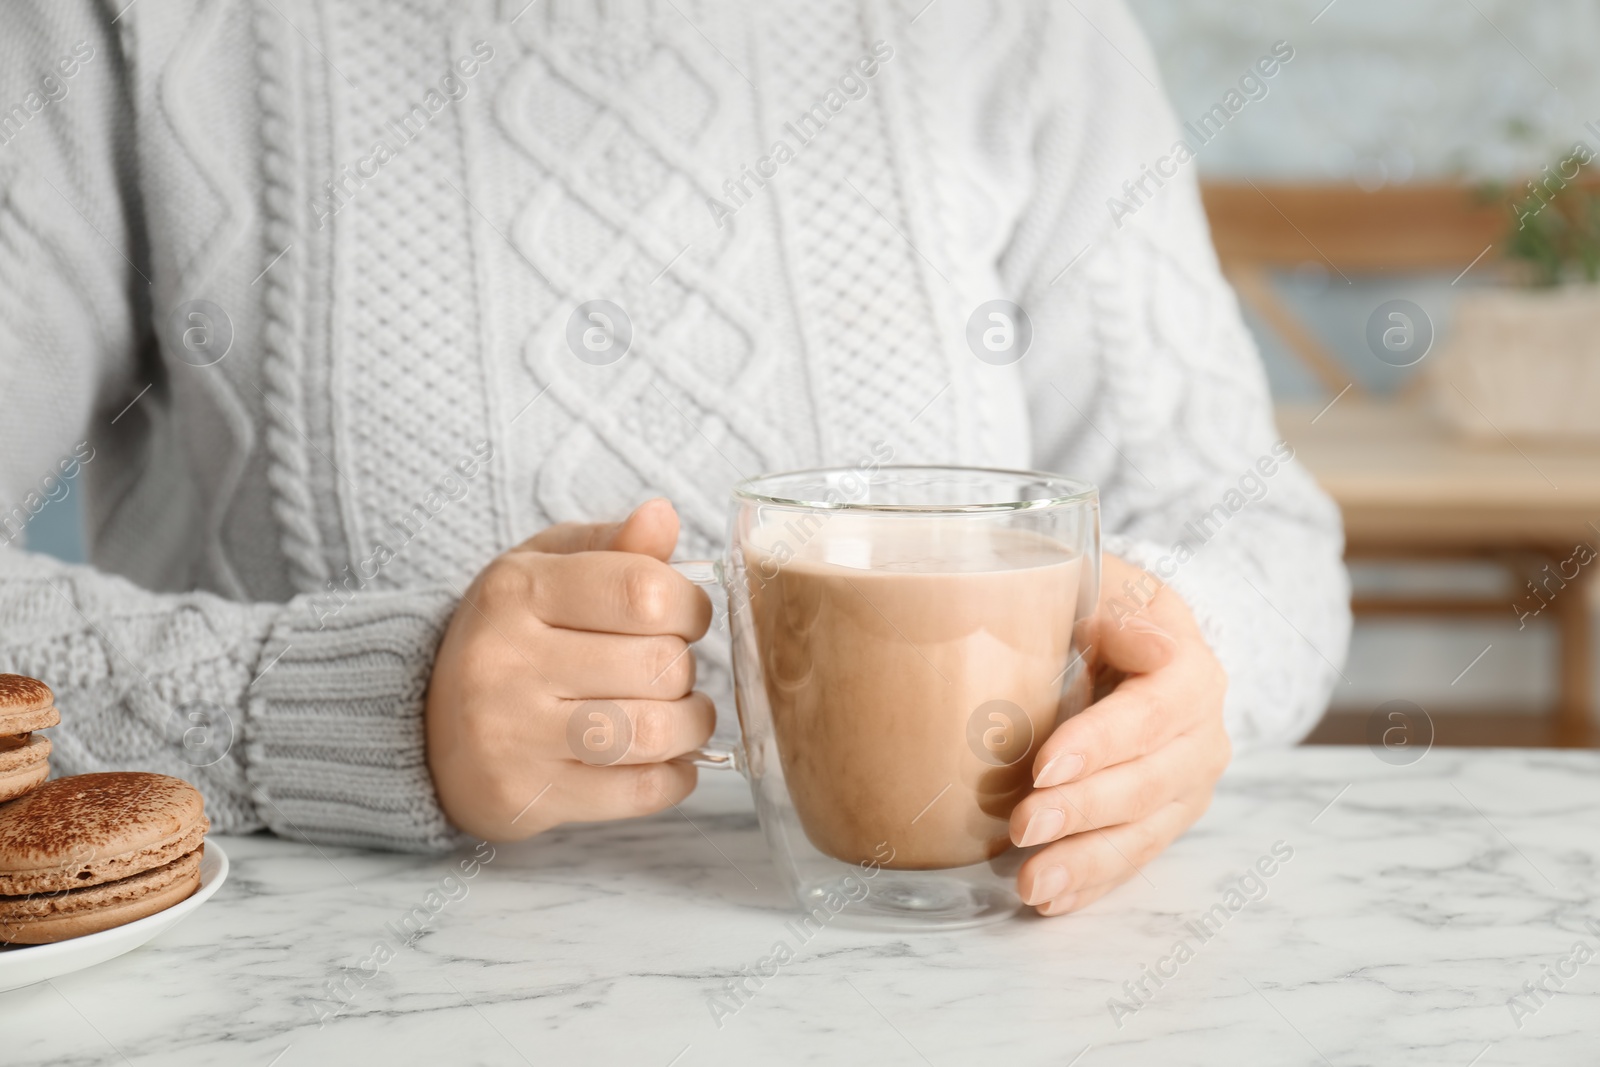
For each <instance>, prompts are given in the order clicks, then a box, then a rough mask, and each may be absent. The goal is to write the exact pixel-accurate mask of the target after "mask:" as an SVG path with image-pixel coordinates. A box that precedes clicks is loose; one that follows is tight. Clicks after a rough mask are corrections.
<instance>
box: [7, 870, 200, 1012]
mask: <svg viewBox="0 0 1600 1067" xmlns="http://www.w3.org/2000/svg"><path fill="white" fill-rule="evenodd" d="M227 880H228V854H227V853H226V852H224V851H222V847H221V846H220V845H218V844H217V843H216V842H215V841H210V840H208V841H207V842H206V851H205V855H203V856H202V857H201V858H200V888H199V889H197V890H195V893H194V895H193V896H191V897H189V898H187V899H185V900H181V901H179V902H178V903H176V904H174V905H173V906H172V907H170V908H168V909H167V910H166V911H158V912H156V913H155V914H154V915H146V916H145V917H144V918H142V919H135V920H134V921H133V922H131V923H125V924H123V925H122V926H114V927H112V928H111V929H110V930H102V931H100V932H99V933H98V934H85V935H84V936H82V937H74V938H72V939H70V940H67V941H57V942H56V943H55V944H53V945H17V946H5V945H0V993H3V992H5V991H6V990H8V989H21V988H22V987H23V986H25V985H33V984H34V983H35V982H43V981H45V980H46V979H49V978H57V977H59V976H61V975H63V974H71V973H72V972H73V971H81V970H83V969H84V968H85V967H93V966H94V965H96V964H98V963H104V962H105V961H106V960H111V959H116V958H117V957H118V956H121V955H122V954H124V953H127V952H132V951H133V950H134V949H136V948H138V947H139V946H140V945H143V944H144V943H145V942H146V941H149V940H150V939H151V938H153V937H155V936H156V935H158V934H161V933H164V932H165V931H167V930H169V929H171V928H172V927H174V926H176V925H178V923H180V922H182V921H183V920H184V919H185V918H187V917H188V916H189V913H190V912H192V911H194V910H195V909H196V908H198V907H199V906H200V905H202V904H204V903H205V902H206V901H208V900H210V899H211V894H213V893H215V892H216V891H217V890H218V889H220V888H221V887H222V883H223V882H225V881H227Z"/></svg>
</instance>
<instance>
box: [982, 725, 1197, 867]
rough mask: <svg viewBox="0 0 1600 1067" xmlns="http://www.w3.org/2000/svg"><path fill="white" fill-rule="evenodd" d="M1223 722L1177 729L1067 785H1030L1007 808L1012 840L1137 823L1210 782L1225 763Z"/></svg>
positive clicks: (1040, 840)
mask: <svg viewBox="0 0 1600 1067" xmlns="http://www.w3.org/2000/svg"><path fill="white" fill-rule="evenodd" d="M1228 755H1229V747H1228V742H1227V737H1226V735H1225V734H1224V733H1223V730H1222V727H1221V726H1220V724H1219V725H1217V726H1216V727H1213V728H1209V729H1206V730H1204V731H1203V732H1197V733H1190V734H1181V735H1179V736H1178V737H1176V738H1174V739H1173V740H1172V742H1171V743H1170V744H1167V745H1163V746H1162V747H1161V748H1158V749H1156V750H1155V751H1154V752H1152V753H1150V754H1149V755H1148V756H1144V757H1142V758H1140V759H1136V760H1131V761H1129V762H1127V763H1119V764H1117V765H1116V766H1114V767H1107V768H1106V769H1105V770H1103V771H1100V772H1099V773H1098V774H1093V775H1090V776H1088V777H1086V778H1080V779H1078V780H1077V781H1075V782H1068V783H1067V784H1066V785H1058V786H1052V787H1050V788H1048V789H1039V790H1035V791H1034V792H1032V793H1029V794H1028V795H1027V796H1026V797H1024V798H1023V799H1022V800H1021V801H1020V802H1019V803H1018V804H1017V806H1016V808H1015V809H1013V810H1012V812H1011V839H1012V840H1013V841H1015V842H1016V843H1017V844H1018V845H1019V846H1021V847H1023V848H1029V847H1031V846H1033V845H1042V844H1044V843H1045V842H1048V841H1056V840H1059V839H1060V838H1063V837H1070V836H1071V835H1073V834H1080V833H1083V832H1084V831H1086V830H1098V829H1101V828H1103V827H1107V826H1117V825H1120V824H1122V823H1128V822H1136V821H1138V820H1140V819H1143V818H1145V817H1146V816H1148V815H1150V814H1151V813H1153V812H1154V811H1156V810H1157V809H1158V808H1160V807H1162V806H1163V805H1165V804H1166V803H1167V802H1168V801H1171V800H1173V799H1174V798H1176V797H1179V796H1182V795H1184V794H1186V793H1188V792H1190V791H1191V790H1193V789H1195V788H1197V787H1199V786H1200V785H1201V783H1209V782H1214V781H1216V780H1217V778H1218V777H1219V776H1220V775H1221V774H1222V771H1223V769H1224V768H1225V767H1226V766H1227V761H1228Z"/></svg>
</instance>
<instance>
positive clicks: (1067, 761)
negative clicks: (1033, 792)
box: [1033, 752, 1083, 789]
mask: <svg viewBox="0 0 1600 1067" xmlns="http://www.w3.org/2000/svg"><path fill="white" fill-rule="evenodd" d="M1081 770H1083V757H1082V756H1080V755H1078V754H1077V753H1076V752H1063V753H1061V755H1059V756H1057V757H1055V758H1054V759H1052V760H1051V761H1050V762H1049V763H1046V764H1045V765H1044V766H1043V767H1041V768H1040V769H1039V775H1038V777H1036V778H1034V780H1033V787H1034V788H1035V789H1048V788H1050V787H1051V786H1053V785H1060V784H1061V783H1062V782H1070V781H1072V779H1073V778H1075V777H1076V776H1077V774H1078V772H1079V771H1081Z"/></svg>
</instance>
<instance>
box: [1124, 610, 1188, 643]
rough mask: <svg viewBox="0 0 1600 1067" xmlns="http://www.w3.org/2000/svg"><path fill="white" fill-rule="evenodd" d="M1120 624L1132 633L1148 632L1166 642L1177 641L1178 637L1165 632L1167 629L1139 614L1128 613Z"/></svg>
mask: <svg viewBox="0 0 1600 1067" xmlns="http://www.w3.org/2000/svg"><path fill="white" fill-rule="evenodd" d="M1122 625H1123V626H1124V627H1126V628H1127V629H1129V630H1132V631H1133V632H1134V633H1140V634H1149V635H1150V636H1152V637H1155V638H1158V639H1160V640H1162V641H1165V642H1167V643H1168V644H1172V645H1176V644H1177V643H1178V639H1177V638H1176V637H1173V636H1172V635H1171V634H1169V633H1167V631H1165V630H1163V629H1162V628H1161V627H1159V626H1157V625H1156V624H1155V623H1153V622H1151V621H1150V620H1149V619H1146V618H1144V617H1142V616H1139V615H1129V616H1128V617H1127V618H1125V619H1123V620H1122Z"/></svg>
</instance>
